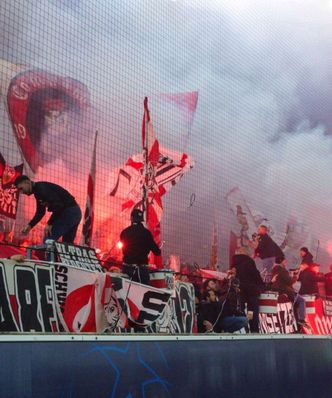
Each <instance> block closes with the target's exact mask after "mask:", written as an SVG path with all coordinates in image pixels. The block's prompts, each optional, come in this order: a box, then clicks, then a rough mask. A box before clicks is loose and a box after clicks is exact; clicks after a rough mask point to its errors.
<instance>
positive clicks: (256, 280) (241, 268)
mask: <svg viewBox="0 0 332 398" xmlns="http://www.w3.org/2000/svg"><path fill="white" fill-rule="evenodd" d="M233 268H234V269H235V274H234V276H236V278H237V279H238V280H239V281H240V294H241V299H242V304H243V306H244V305H245V304H247V310H248V312H249V311H250V312H252V313H253V318H252V319H251V320H250V321H249V324H250V331H251V332H252V333H259V295H260V293H261V292H262V291H263V290H264V283H263V280H262V277H261V275H260V273H259V271H258V269H257V268H256V264H255V261H254V260H253V259H252V258H251V257H249V256H247V255H245V254H235V255H234V256H233V258H232V264H231V270H232V269H233Z"/></svg>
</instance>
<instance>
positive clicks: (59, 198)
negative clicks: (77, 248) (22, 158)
mask: <svg viewBox="0 0 332 398" xmlns="http://www.w3.org/2000/svg"><path fill="white" fill-rule="evenodd" d="M15 186H16V188H17V190H18V191H19V192H20V193H23V194H24V195H27V196H30V195H33V196H34V197H35V199H36V212H35V215H34V216H33V218H32V219H31V220H30V221H29V223H28V224H27V225H26V226H25V227H24V228H23V229H22V231H21V233H22V234H24V235H27V234H28V233H29V232H30V230H31V229H32V228H33V227H34V226H35V225H37V224H38V223H39V221H40V220H41V219H42V218H43V217H44V215H45V213H46V209H47V211H49V212H51V213H52V215H51V217H50V218H49V219H48V221H47V224H46V226H45V231H44V232H45V239H44V240H46V239H52V240H58V239H59V238H61V237H62V241H63V242H66V243H73V242H74V240H75V236H76V233H77V229H78V225H79V223H80V221H81V218H82V213H81V209H80V208H79V206H78V204H77V202H76V200H75V198H74V197H73V196H72V195H71V194H70V193H69V192H68V191H67V190H66V189H64V188H62V187H61V186H60V185H57V184H53V183H51V182H46V181H39V182H34V181H31V180H30V178H29V177H27V176H25V175H22V176H19V177H17V178H16V180H15Z"/></svg>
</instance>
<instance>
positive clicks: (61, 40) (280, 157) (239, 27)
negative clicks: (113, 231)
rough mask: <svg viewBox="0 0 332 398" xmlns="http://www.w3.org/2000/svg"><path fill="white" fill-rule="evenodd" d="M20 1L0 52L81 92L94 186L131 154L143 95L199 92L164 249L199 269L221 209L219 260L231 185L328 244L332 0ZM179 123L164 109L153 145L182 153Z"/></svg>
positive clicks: (4, 7)
mask: <svg viewBox="0 0 332 398" xmlns="http://www.w3.org/2000/svg"><path fill="white" fill-rule="evenodd" d="M15 4H16V5H17V2H12V1H11V0H3V1H2V2H1V5H0V11H1V12H0V26H1V28H0V29H1V34H2V36H3V37H5V39H6V40H3V41H2V44H1V45H0V57H1V58H5V59H7V60H9V61H12V62H17V63H28V64H32V65H34V66H37V67H41V68H44V69H48V70H50V71H53V72H56V73H60V74H62V75H69V76H71V77H74V78H77V79H78V80H80V81H82V82H83V83H84V84H86V85H87V86H88V87H89V90H90V92H91V94H92V103H93V105H94V108H95V112H96V114H97V115H98V117H97V119H98V126H96V127H97V128H98V129H99V131H100V140H99V159H102V161H101V160H100V165H99V172H100V177H99V179H100V185H103V182H104V181H105V180H106V178H107V173H108V169H109V167H114V166H116V165H119V164H122V163H123V162H124V161H125V160H126V159H127V158H128V157H129V155H131V154H132V153H137V152H139V149H140V124H141V117H142V108H143V107H142V102H143V98H144V96H145V95H150V94H154V93H158V92H177V91H178V92H183V91H191V90H195V89H198V90H199V93H200V94H199V102H198V108H197V113H196V117H195V122H194V126H193V130H192V133H191V136H190V139H189V140H188V143H187V142H186V150H187V151H188V153H190V155H192V156H193V158H194V159H195V162H196V167H195V169H194V170H193V171H192V172H190V173H188V175H186V176H185V177H184V179H183V180H182V181H181V182H180V183H179V185H178V187H176V188H175V189H174V190H173V191H172V192H171V193H170V195H169V197H166V199H165V219H164V224H163V228H164V236H165V240H166V244H165V253H174V254H179V255H180V256H182V257H183V259H184V260H189V261H193V260H196V261H198V262H200V263H202V264H204V263H206V262H207V261H208V256H209V247H210V243H211V237H212V226H213V217H214V214H215V210H217V211H218V214H221V216H220V219H219V227H218V230H219V233H220V236H219V248H221V249H220V250H223V253H226V248H227V245H228V230H229V227H230V224H231V218H230V214H229V210H228V208H227V205H226V204H225V202H224V200H223V196H224V194H225V193H226V192H227V191H228V190H229V189H230V188H231V187H232V186H234V185H237V186H239V187H240V188H241V190H242V191H243V193H244V195H245V196H246V198H248V201H249V202H250V203H252V205H253V206H254V208H256V209H259V210H261V211H262V212H263V213H264V214H265V215H266V216H267V217H268V218H269V219H271V220H272V221H273V222H274V224H275V225H276V224H277V225H278V226H279V228H283V227H284V225H285V224H286V221H287V218H288V216H289V215H291V214H296V215H297V216H298V217H299V218H300V219H302V220H304V221H306V222H307V223H308V224H309V226H310V228H312V230H313V231H314V233H315V234H317V236H318V237H320V239H321V240H322V242H323V241H324V242H327V241H328V240H329V231H330V230H331V228H332V220H331V219H330V216H329V215H330V214H332V202H331V201H330V198H331V188H330V185H331V184H330V183H329V175H330V173H331V160H330V158H331V154H330V152H331V138H330V135H331V134H332V118H331V108H330V106H329V105H331V106H332V92H331V89H330V87H332V85H331V81H332V73H331V70H332V68H331V66H332V65H331V63H332V60H331V58H330V57H328V51H327V50H328V49H329V48H330V47H331V44H332V43H331V41H332V35H331V33H332V26H331V24H330V18H331V14H332V9H331V2H330V1H327V0H326V1H325V0H321V1H312V0H304V1H297V0H293V1H286V0H274V1H269V2H266V1H263V0H223V1H222V0H220V1H218V0H205V1H199V0H176V1H172V0H164V1H162V0H114V1H111V2H110V1H109V0H98V1H91V0H81V1H69V2H65V1H64V0H61V1H56V0H52V1H50V2H47V1H45V2H39V1H21V4H20V7H17V6H16V5H15ZM151 107H153V105H152V104H151ZM155 115H156V117H157V111H156V112H155ZM152 117H154V114H153V113H152ZM1 123H2V122H1ZM176 124H177V123H176V119H175V118H174V119H173V118H172V114H171V112H169V118H168V123H167V120H163V121H160V120H159V119H158V118H157V120H156V121H155V125H157V126H158V131H157V133H158V136H159V138H160V141H161V144H162V145H163V146H169V147H171V149H183V148H182V147H181V148H172V145H174V143H175V142H176V139H175V138H174V137H175V136H174V134H171V135H170V134H169V131H170V130H171V131H176ZM6 134H7V133H6ZM92 135H93V132H92ZM91 142H92V138H91ZM179 145H180V146H182V145H184V140H183V137H182V138H181V139H180V140H179ZM82 181H85V176H82ZM82 184H83V185H84V183H83V182H82ZM101 193H102V187H100V190H99V194H101ZM193 193H194V194H195V197H196V200H195V203H194V204H193V205H192V206H191V207H189V205H190V197H191V195H192V194H193ZM107 203H108V202H107V201H106V199H105V201H104V199H103V200H102V205H103V206H107ZM183 236H186V239H185V240H184V239H183V238H182V239H181V237H183ZM323 245H325V246H326V243H323ZM223 256H224V254H223ZM223 259H224V260H225V256H224V257H223Z"/></svg>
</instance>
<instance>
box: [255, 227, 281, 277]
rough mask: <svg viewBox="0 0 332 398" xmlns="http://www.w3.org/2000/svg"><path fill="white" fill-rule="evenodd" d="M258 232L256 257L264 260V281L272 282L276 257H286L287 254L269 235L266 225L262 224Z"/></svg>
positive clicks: (262, 272)
mask: <svg viewBox="0 0 332 398" xmlns="http://www.w3.org/2000/svg"><path fill="white" fill-rule="evenodd" d="M257 234H258V235H257V238H256V248H255V254H254V258H257V257H258V258H260V259H261V260H262V262H261V264H262V270H261V274H262V277H263V281H264V282H265V283H270V282H271V278H272V267H273V264H274V260H275V258H276V257H279V258H284V257H285V256H284V253H283V252H282V250H281V249H280V247H279V246H278V245H277V244H276V243H275V241H274V240H273V239H272V238H271V237H270V236H269V234H268V230H267V227H266V226H265V225H261V226H260V227H259V228H258V231H257Z"/></svg>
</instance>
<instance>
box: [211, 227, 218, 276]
mask: <svg viewBox="0 0 332 398" xmlns="http://www.w3.org/2000/svg"><path fill="white" fill-rule="evenodd" d="M217 262H218V237H217V226H216V224H215V223H214V226H213V237H212V245H211V255H210V269H211V270H214V271H216V270H217Z"/></svg>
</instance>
